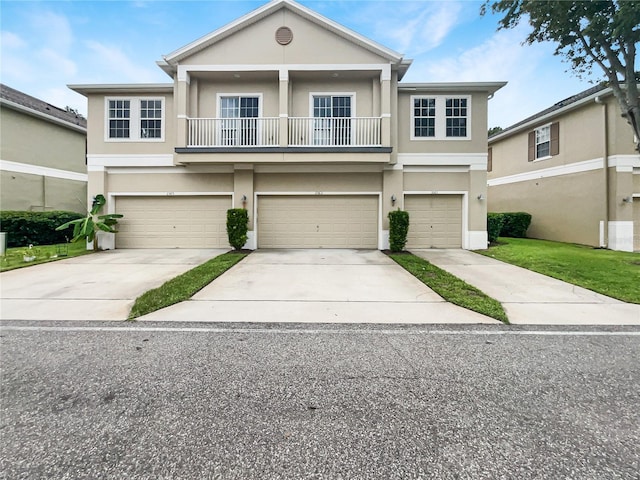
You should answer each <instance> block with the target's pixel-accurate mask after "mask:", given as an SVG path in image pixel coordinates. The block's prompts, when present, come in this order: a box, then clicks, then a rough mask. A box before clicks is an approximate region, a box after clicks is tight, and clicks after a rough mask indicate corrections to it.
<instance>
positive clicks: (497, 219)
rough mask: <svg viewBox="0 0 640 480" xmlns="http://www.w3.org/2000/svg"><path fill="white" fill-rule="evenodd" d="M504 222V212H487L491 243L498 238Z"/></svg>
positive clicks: (488, 232) (488, 233)
mask: <svg viewBox="0 0 640 480" xmlns="http://www.w3.org/2000/svg"><path fill="white" fill-rule="evenodd" d="M503 224H504V215H503V214H502V213H487V235H488V237H489V242H490V243H493V242H495V241H496V240H498V236H499V235H500V231H501V230H502V225H503Z"/></svg>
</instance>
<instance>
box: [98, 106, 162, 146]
mask: <svg viewBox="0 0 640 480" xmlns="http://www.w3.org/2000/svg"><path fill="white" fill-rule="evenodd" d="M118 100H128V101H129V109H130V110H129V111H130V115H129V137H128V138H122V137H119V138H111V137H110V136H109V130H110V128H109V121H110V120H111V119H110V117H109V102H110V101H118ZM141 100H160V102H161V104H160V108H161V109H162V114H161V117H160V118H159V119H155V120H160V122H161V123H160V124H161V129H160V130H161V131H160V137H159V138H144V137H143V136H141V134H140V130H141V121H142V118H140V105H141V103H140V102H141ZM166 105H167V102H166V99H165V97H162V96H154V95H150V96H140V97H130V96H117V97H105V99H104V141H105V142H114V143H123V142H129V143H131V142H143V143H147V142H151V143H154V142H164V139H165V132H166V127H167V123H166V120H165V118H166V113H167V112H166Z"/></svg>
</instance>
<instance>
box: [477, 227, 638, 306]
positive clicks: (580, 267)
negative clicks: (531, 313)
mask: <svg viewBox="0 0 640 480" xmlns="http://www.w3.org/2000/svg"><path fill="white" fill-rule="evenodd" d="M476 253H480V254H482V255H485V256H487V257H492V258H495V259H497V260H501V261H503V262H507V263H511V264H513V265H517V266H519V267H523V268H526V269H529V270H532V271H534V272H538V273H542V274H543V275H547V276H549V277H553V278H557V279H558V280H562V281H564V282H568V283H571V284H573V285H578V286H580V287H583V288H587V289H589V290H592V291H594V292H597V293H601V294H602V295H607V296H608V297H612V298H616V299H618V300H622V301H623V302H629V303H640V288H639V287H638V286H639V285H640V254H638V253H631V252H618V251H614V250H605V249H602V248H593V247H589V246H586V245H577V244H574V243H562V242H553V241H551V240H537V239H534V238H503V237H500V238H499V239H498V243H497V245H495V246H491V247H490V248H489V249H488V250H480V251H476Z"/></svg>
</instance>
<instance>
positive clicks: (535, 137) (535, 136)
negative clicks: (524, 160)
mask: <svg viewBox="0 0 640 480" xmlns="http://www.w3.org/2000/svg"><path fill="white" fill-rule="evenodd" d="M543 128H549V155H545V156H544V157H540V158H538V157H537V155H538V130H542V129H543ZM533 132H534V133H533V156H534V158H533V161H532V163H535V162H544V161H545V160H550V159H551V158H553V156H552V155H551V123H547V124H545V125H540V126H539V127H536V128H534V129H533Z"/></svg>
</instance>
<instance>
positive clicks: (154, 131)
mask: <svg viewBox="0 0 640 480" xmlns="http://www.w3.org/2000/svg"><path fill="white" fill-rule="evenodd" d="M106 107H107V108H106V116H107V119H106V122H105V140H106V141H112V142H145V141H163V140H164V98H151V97H117V98H107V99H106Z"/></svg>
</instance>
